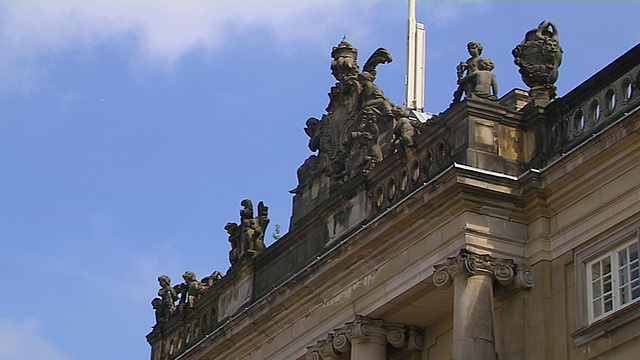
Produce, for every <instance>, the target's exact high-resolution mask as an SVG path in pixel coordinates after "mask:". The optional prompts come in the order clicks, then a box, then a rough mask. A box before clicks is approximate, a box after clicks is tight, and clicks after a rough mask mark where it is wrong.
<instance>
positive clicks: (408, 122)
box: [391, 106, 420, 152]
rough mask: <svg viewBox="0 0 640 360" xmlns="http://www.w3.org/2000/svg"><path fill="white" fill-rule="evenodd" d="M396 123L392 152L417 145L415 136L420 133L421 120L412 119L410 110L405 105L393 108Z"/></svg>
mask: <svg viewBox="0 0 640 360" xmlns="http://www.w3.org/2000/svg"><path fill="white" fill-rule="evenodd" d="M393 117H394V119H395V125H394V127H393V141H392V143H391V148H392V152H397V151H398V150H405V151H406V150H407V149H409V148H412V147H414V146H415V143H414V141H413V137H414V136H415V135H416V133H418V128H419V127H420V121H419V120H416V119H412V118H410V117H409V115H408V111H407V109H406V108H405V107H403V106H396V107H395V108H394V109H393Z"/></svg>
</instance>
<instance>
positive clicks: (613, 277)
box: [585, 236, 640, 324]
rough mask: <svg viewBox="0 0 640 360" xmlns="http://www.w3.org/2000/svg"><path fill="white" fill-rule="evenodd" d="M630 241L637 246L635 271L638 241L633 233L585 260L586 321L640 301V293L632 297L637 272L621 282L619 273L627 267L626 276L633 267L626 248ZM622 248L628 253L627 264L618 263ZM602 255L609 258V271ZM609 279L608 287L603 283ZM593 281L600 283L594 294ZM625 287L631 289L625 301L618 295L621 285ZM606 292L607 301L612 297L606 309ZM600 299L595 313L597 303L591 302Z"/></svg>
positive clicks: (590, 321)
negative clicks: (593, 257)
mask: <svg viewBox="0 0 640 360" xmlns="http://www.w3.org/2000/svg"><path fill="white" fill-rule="evenodd" d="M633 245H635V246H636V249H635V251H636V258H635V260H632V262H633V264H635V265H636V269H635V272H636V273H637V272H638V269H637V266H638V264H639V260H638V257H637V253H638V250H639V249H640V241H639V239H638V237H637V236H635V237H634V236H632V237H631V238H630V239H627V241H625V242H624V243H622V244H620V245H618V246H616V247H615V248H613V249H611V250H609V251H607V252H604V253H602V254H600V255H599V256H597V257H596V258H595V259H593V260H591V261H588V262H586V263H585V267H586V268H585V273H586V279H585V282H586V283H585V285H586V290H587V301H588V306H587V312H588V314H589V324H591V323H593V322H595V321H597V320H599V319H602V318H605V317H607V316H609V315H610V314H613V313H615V312H616V311H618V310H620V309H623V308H624V307H627V306H630V305H631V304H633V303H635V302H637V301H640V294H638V295H637V297H636V298H635V299H634V298H633V289H632V288H630V287H631V284H632V283H634V282H635V283H637V282H639V281H640V276H637V277H636V278H629V279H628V281H627V282H626V283H624V284H622V283H623V281H624V280H623V279H622V277H623V275H621V270H622V269H623V268H626V270H627V276H629V273H630V272H631V271H633V269H631V266H632V264H630V263H629V259H628V257H629V252H628V250H627V249H629V248H630V247H632V246H633ZM621 251H626V257H627V259H626V260H627V263H626V264H621V263H620V256H619V255H620V252H621ZM605 259H608V260H609V261H608V266H609V272H608V273H604V267H605V265H604V263H605V261H604V260H605ZM596 264H597V265H598V268H599V269H598V270H599V273H598V277H597V278H596V279H594V278H593V275H594V271H593V268H594V265H596ZM607 275H608V279H607ZM607 280H608V282H609V283H610V289H609V290H608V291H607V286H606V283H607ZM594 282H599V283H600V286H599V291H598V293H597V294H594V285H595V284H594ZM623 286H624V288H628V289H629V291H630V295H631V297H630V298H629V299H628V300H627V301H626V302H624V303H623V302H622V295H621V289H622V288H623ZM607 295H608V296H609V297H610V301H611V305H610V309H607V306H606V304H607V300H606V299H607ZM596 301H598V302H600V305H601V306H600V309H599V314H595V310H596V306H595V305H594V302H596Z"/></svg>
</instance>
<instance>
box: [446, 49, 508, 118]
mask: <svg viewBox="0 0 640 360" xmlns="http://www.w3.org/2000/svg"><path fill="white" fill-rule="evenodd" d="M482 49H483V47H482V44H480V42H478V41H471V42H469V43H468V44H467V51H468V52H469V55H470V56H471V57H470V58H468V59H467V60H465V61H461V62H460V64H458V66H456V75H457V76H458V88H457V89H456V91H455V92H454V93H453V102H452V103H451V104H452V105H453V104H455V103H458V102H460V100H461V99H462V94H464V95H465V96H466V97H467V98H472V97H479V98H484V99H489V100H498V80H497V78H496V75H495V74H494V73H492V72H491V70H493V68H494V67H495V65H494V63H493V61H492V60H491V59H490V58H487V57H482V56H480V55H482Z"/></svg>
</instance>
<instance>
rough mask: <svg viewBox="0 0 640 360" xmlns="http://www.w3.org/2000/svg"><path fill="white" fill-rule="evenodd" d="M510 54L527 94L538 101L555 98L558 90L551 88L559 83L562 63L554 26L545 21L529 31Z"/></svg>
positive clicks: (556, 31)
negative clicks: (527, 87)
mask: <svg viewBox="0 0 640 360" xmlns="http://www.w3.org/2000/svg"><path fill="white" fill-rule="evenodd" d="M512 54H513V57H514V63H515V64H516V65H518V67H519V68H520V70H519V72H520V74H521V75H522V81H523V82H524V83H525V84H527V85H528V86H529V87H530V90H529V94H530V95H531V96H532V97H533V98H536V99H541V100H551V99H553V98H555V97H556V91H557V88H556V86H555V85H553V84H555V82H556V81H557V80H558V68H559V67H560V64H561V63H562V48H561V47H560V42H559V41H558V28H557V26H556V24H554V23H553V22H551V21H548V20H545V21H543V22H542V23H540V25H538V27H537V28H535V29H533V30H530V31H528V32H527V34H526V35H525V37H524V40H522V42H521V43H520V44H519V45H518V46H516V47H515V49H513V51H512Z"/></svg>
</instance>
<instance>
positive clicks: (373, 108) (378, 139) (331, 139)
mask: <svg viewBox="0 0 640 360" xmlns="http://www.w3.org/2000/svg"><path fill="white" fill-rule="evenodd" d="M331 58H332V60H331V74H332V75H333V77H334V78H335V79H336V80H337V82H336V83H335V85H333V86H332V87H331V90H330V92H329V94H328V95H329V104H328V106H327V108H326V109H325V110H326V113H325V114H324V115H322V117H321V119H318V118H315V117H311V118H309V119H308V120H307V122H306V127H305V129H304V130H305V132H306V134H307V135H308V136H309V150H311V151H314V152H315V151H317V152H318V153H317V154H314V155H311V156H310V157H309V158H308V159H307V160H306V161H305V162H304V164H303V165H302V166H301V167H300V168H299V169H298V187H297V188H296V189H294V190H292V191H291V192H292V193H296V194H298V193H302V192H304V191H305V190H306V189H307V188H308V187H309V186H310V185H311V183H312V182H313V181H314V180H316V179H318V178H319V177H320V176H326V177H328V178H329V182H330V189H332V190H333V189H336V188H338V187H340V186H341V185H342V184H344V183H345V182H346V181H348V180H349V179H351V178H354V177H355V176H357V175H358V174H364V175H366V174H367V173H369V172H370V171H371V170H372V169H373V168H374V167H375V166H376V164H377V163H379V162H380V161H382V160H383V158H384V153H385V152H391V151H397V148H405V147H411V146H413V141H412V139H411V137H412V136H413V135H414V133H415V131H414V130H413V129H412V127H414V126H418V125H419V124H416V123H412V122H409V121H407V119H405V118H406V116H407V111H406V109H405V110H404V111H402V109H399V108H397V107H396V106H395V105H394V104H393V103H392V102H391V101H390V100H389V98H387V97H386V96H385V94H384V92H383V91H382V89H381V88H380V87H379V86H378V85H377V84H376V83H375V79H376V76H377V66H378V65H380V64H387V63H390V62H392V61H393V59H392V57H391V54H390V53H389V51H387V50H386V49H384V48H378V49H377V50H376V51H374V52H373V54H372V55H371V56H370V57H369V59H368V60H367V61H366V62H365V64H364V66H363V67H362V71H361V70H360V66H359V65H358V50H357V49H356V48H355V47H354V46H353V45H351V44H350V43H349V42H348V41H347V40H346V39H342V41H340V43H339V44H338V45H337V46H334V47H333V49H332V51H331ZM394 133H395V134H394ZM392 137H394V139H395V143H394V146H395V149H388V148H383V144H391V143H392V142H394V139H392ZM384 146H387V145H384Z"/></svg>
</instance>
